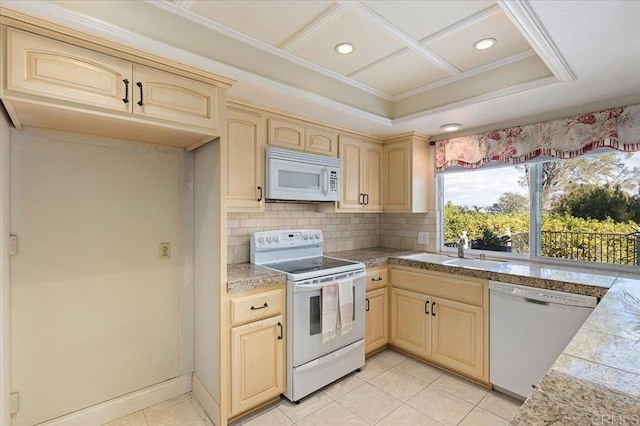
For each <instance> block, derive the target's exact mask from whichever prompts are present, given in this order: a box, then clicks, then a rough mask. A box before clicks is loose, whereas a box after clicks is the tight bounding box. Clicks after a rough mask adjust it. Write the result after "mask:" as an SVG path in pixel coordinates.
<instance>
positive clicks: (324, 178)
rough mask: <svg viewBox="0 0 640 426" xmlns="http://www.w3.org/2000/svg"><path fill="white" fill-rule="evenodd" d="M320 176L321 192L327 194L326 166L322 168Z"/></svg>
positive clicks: (327, 174) (327, 173)
mask: <svg viewBox="0 0 640 426" xmlns="http://www.w3.org/2000/svg"><path fill="white" fill-rule="evenodd" d="M322 177H323V179H322V193H323V194H324V195H327V192H329V171H328V170H327V168H326V167H323V168H322Z"/></svg>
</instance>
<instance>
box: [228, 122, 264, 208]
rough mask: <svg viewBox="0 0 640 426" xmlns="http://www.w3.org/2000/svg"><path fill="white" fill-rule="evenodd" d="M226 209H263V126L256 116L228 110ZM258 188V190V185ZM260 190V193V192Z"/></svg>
mask: <svg viewBox="0 0 640 426" xmlns="http://www.w3.org/2000/svg"><path fill="white" fill-rule="evenodd" d="M227 138H228V140H229V151H228V158H229V160H228V161H229V162H228V169H227V174H228V179H227V182H228V186H227V209H228V210H229V211H256V210H258V211H260V210H263V209H264V197H262V199H261V200H259V199H260V198H261V197H260V195H264V148H265V137H264V126H263V124H262V119H261V118H260V117H258V116H254V115H251V114H245V113H241V112H237V111H231V110H230V111H228V112H227ZM259 188H260V189H261V190H260V189H259ZM260 192H262V193H263V194H260Z"/></svg>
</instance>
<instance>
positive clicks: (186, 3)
mask: <svg viewBox="0 0 640 426" xmlns="http://www.w3.org/2000/svg"><path fill="white" fill-rule="evenodd" d="M191 3H193V0H176V6H178V7H181V8H183V9H189V8H190V7H191Z"/></svg>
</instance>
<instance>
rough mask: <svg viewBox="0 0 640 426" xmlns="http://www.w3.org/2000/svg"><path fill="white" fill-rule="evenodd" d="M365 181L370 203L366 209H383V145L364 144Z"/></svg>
mask: <svg viewBox="0 0 640 426" xmlns="http://www.w3.org/2000/svg"><path fill="white" fill-rule="evenodd" d="M363 149H364V156H365V162H364V163H365V167H364V183H365V191H364V192H365V193H366V194H367V201H368V204H367V205H366V206H365V209H366V210H378V211H382V173H383V172H382V169H383V148H382V146H381V145H376V144H370V143H365V144H364V148H363Z"/></svg>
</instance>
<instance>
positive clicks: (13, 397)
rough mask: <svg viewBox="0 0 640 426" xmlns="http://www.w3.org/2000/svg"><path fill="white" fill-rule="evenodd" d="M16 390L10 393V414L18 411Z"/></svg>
mask: <svg viewBox="0 0 640 426" xmlns="http://www.w3.org/2000/svg"><path fill="white" fill-rule="evenodd" d="M18 396H19V394H18V392H13V393H12V394H11V414H16V413H17V412H18V409H19V408H20V407H18Z"/></svg>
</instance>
